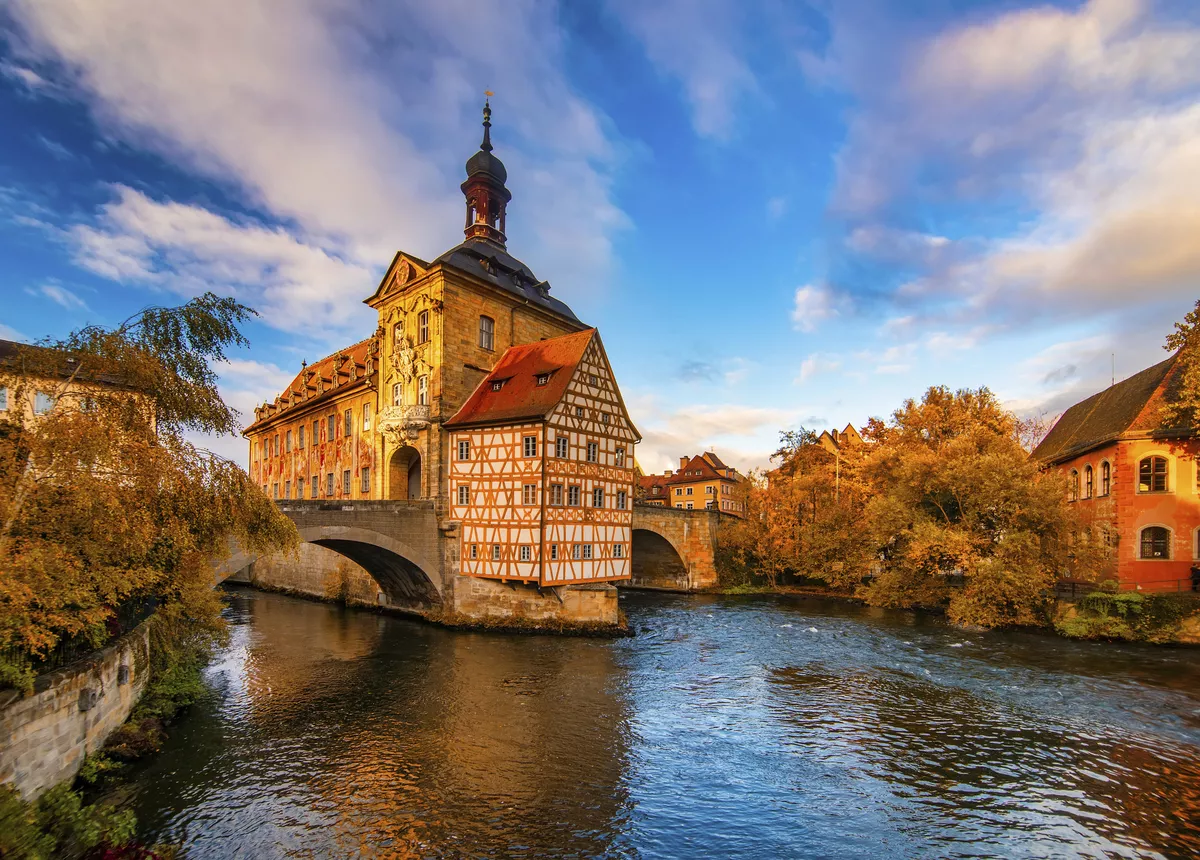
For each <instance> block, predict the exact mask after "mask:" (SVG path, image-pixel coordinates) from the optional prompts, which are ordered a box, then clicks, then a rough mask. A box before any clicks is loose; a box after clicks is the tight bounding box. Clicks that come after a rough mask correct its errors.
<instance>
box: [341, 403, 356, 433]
mask: <svg viewBox="0 0 1200 860" xmlns="http://www.w3.org/2000/svg"><path fill="white" fill-rule="evenodd" d="M353 432H354V410H353V409H347V410H346V414H345V416H344V417H343V419H342V435H343V436H349V435H350V434H351V433H353Z"/></svg>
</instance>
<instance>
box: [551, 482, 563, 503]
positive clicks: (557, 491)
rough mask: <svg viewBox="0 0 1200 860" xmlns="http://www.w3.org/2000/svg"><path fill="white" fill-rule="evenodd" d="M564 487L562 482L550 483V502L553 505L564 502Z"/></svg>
mask: <svg viewBox="0 0 1200 860" xmlns="http://www.w3.org/2000/svg"><path fill="white" fill-rule="evenodd" d="M562 488H563V485H562V484H551V485H550V504H552V505H561V504H562V496H563V493H562Z"/></svg>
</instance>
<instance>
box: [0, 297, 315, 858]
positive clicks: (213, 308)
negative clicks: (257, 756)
mask: <svg viewBox="0 0 1200 860" xmlns="http://www.w3.org/2000/svg"><path fill="white" fill-rule="evenodd" d="M253 315H254V312H253V311H252V310H250V309H249V308H247V307H245V306H243V305H241V304H239V303H237V302H235V301H233V300H232V299H228V298H219V297H217V296H214V295H212V294H206V295H204V296H201V297H199V298H196V299H194V300H192V301H190V302H188V303H187V304H185V305H183V306H181V307H176V308H150V309H147V310H144V311H142V312H140V313H139V314H137V315H135V316H134V317H131V318H130V319H128V320H126V321H125V322H124V323H122V324H121V325H119V326H117V327H115V328H111V329H108V328H102V327H98V326H90V327H87V328H84V329H82V330H80V331H77V332H74V333H72V334H71V335H69V336H67V337H66V338H64V339H62V340H45V341H42V342H41V343H40V344H38V345H37V346H33V347H22V348H20V349H19V350H18V352H17V354H16V355H14V356H11V357H9V359H8V360H6V362H5V363H4V365H3V366H2V367H0V385H4V386H6V387H7V388H8V397H9V401H8V402H9V404H10V408H9V409H8V410H7V413H6V416H7V417H6V418H5V419H4V420H2V421H0V564H2V565H3V569H4V571H5V575H4V577H2V578H0V688H2V687H14V688H17V689H19V690H21V691H23V692H26V693H28V692H30V691H31V690H32V686H33V680H34V676H35V674H36V673H37V672H38V671H39V670H44V669H45V668H47V667H49V666H52V665H53V664H54V662H55V661H56V658H58V659H61V657H62V655H63V654H67V655H69V654H71V653H75V652H83V651H87V650H89V649H96V648H99V647H102V646H103V645H105V644H106V643H107V642H108V641H110V640H111V639H112V638H114V636H115V635H118V634H119V633H121V632H123V631H122V630H121V628H120V626H119V625H118V621H119V620H120V619H121V618H122V616H123V615H127V614H128V613H127V610H128V608H129V607H130V606H133V607H140V608H143V609H144V610H150V609H152V610H153V615H152V616H151V617H150V621H149V623H150V625H151V626H150V639H151V657H150V667H149V668H150V681H149V685H148V687H147V691H146V693H145V695H144V696H143V698H142V700H141V701H140V702H139V704H138V705H137V707H136V709H135V711H134V713H133V715H132V717H131V719H130V721H129V722H128V723H127V724H126V725H125V726H123V727H122V728H121V729H119V730H118V731H117V732H116V733H115V734H114V735H113V736H112V737H111V738H110V740H109V743H108V745H107V747H106V750H105V751H104V752H103V753H101V754H99V755H97V756H94V757H92V758H91V759H89V760H88V762H86V763H85V766H84V768H83V770H82V771H81V775H80V779H79V784H80V786H81V787H82V788H87V787H88V786H89V785H95V784H96V783H98V782H100V781H101V780H102V778H103V777H104V776H106V775H109V774H112V773H113V772H114V771H116V770H119V768H120V763H121V762H122V761H126V760H130V759H132V758H136V757H137V756H139V755H142V754H145V753H146V752H149V751H153V750H155V749H156V748H157V746H158V743H159V742H160V741H161V739H162V736H163V727H164V725H166V724H167V723H168V722H169V721H170V720H171V718H172V717H173V716H174V715H175V714H176V713H177V712H178V711H179V710H180V709H181V708H183V707H186V706H187V705H188V704H190V703H191V702H192V701H194V699H195V698H196V696H198V695H199V694H200V692H201V691H202V689H203V686H202V684H201V681H200V670H201V668H202V667H203V666H204V665H205V663H206V662H207V659H208V655H209V650H210V649H211V648H212V647H213V646H214V645H215V644H217V643H219V642H221V641H222V638H223V636H224V632H225V631H224V625H223V622H222V619H221V616H220V611H221V606H222V604H221V598H220V596H219V595H218V593H217V592H216V591H215V590H214V589H213V587H212V560H213V559H214V558H218V557H220V556H221V555H222V554H223V553H226V552H227V551H228V549H227V546H228V544H227V541H228V540H229V539H230V538H234V539H236V540H237V541H239V542H240V543H241V544H242V545H243V546H246V547H248V548H251V549H253V550H256V551H264V552H267V551H279V550H285V549H288V548H290V547H293V546H295V545H296V543H297V542H298V537H297V535H296V532H295V528H294V527H293V526H292V524H291V522H290V521H289V520H287V518H286V517H284V516H283V515H282V514H280V513H279V512H278V511H277V510H276V508H275V506H274V505H273V504H272V503H271V501H270V500H269V499H268V498H267V497H266V495H265V494H264V493H263V492H262V490H261V489H260V488H259V487H257V486H255V485H254V484H252V483H251V482H250V480H249V477H248V476H247V475H246V473H245V472H244V471H243V470H242V469H241V468H240V467H239V466H238V465H237V464H235V463H232V462H230V461H227V460H224V459H222V458H221V457H219V456H217V455H215V454H213V453H211V452H209V451H207V450H204V449H203V448H200V447H198V446H196V445H195V444H193V443H191V442H189V441H188V440H187V438H186V434H188V433H189V432H200V433H215V434H233V435H236V434H237V432H238V431H239V429H240V422H239V418H238V415H237V413H236V412H235V411H234V410H233V409H231V408H230V407H229V406H228V405H226V404H225V403H224V402H223V401H222V399H221V397H220V395H219V394H218V392H217V385H216V382H217V380H216V374H215V372H214V370H213V364H214V363H215V362H220V361H223V360H224V359H225V355H226V351H227V350H228V349H229V348H231V347H237V346H243V345H245V344H246V343H247V341H246V339H245V337H244V335H243V334H242V332H241V329H240V326H241V325H242V324H244V323H245V322H246V321H247V320H249V319H250V318H251V317H252V316H253ZM35 393H36V394H37V395H39V396H38V397H37V400H36V401H35ZM35 402H36V403H38V405H39V406H40V407H41V408H40V409H23V408H21V404H26V403H29V404H31V405H32V404H34V403H35ZM14 404H15V408H13V405H14ZM143 614H144V613H143ZM138 617H139V618H140V617H142V616H138ZM133 828H134V823H133V821H132V815H130V814H128V813H124V812H119V811H117V810H115V809H113V808H111V807H110V806H108V805H106V804H104V803H102V802H98V803H93V804H88V803H85V802H84V798H83V796H82V795H81V793H80V792H78V791H76V790H74V789H73V788H72V787H70V786H58V787H56V788H54V789H52V790H50V791H49V792H47V793H46V794H45V795H43V796H42V797H41V798H40V799H39V800H38V801H36V802H34V803H26V802H24V801H22V800H21V799H20V798H18V797H17V796H16V795H15V793H14V792H12V790H11V789H0V856H2V857H4V858H10V857H12V858H18V857H20V858H24V857H29V858H39V857H49V856H54V857H72V856H80V855H82V854H83V853H86V852H88V851H94V850H97V849H99V848H102V847H105V846H107V847H108V851H109V853H108V854H106V855H105V856H149V855H147V854H145V852H144V851H143V849H140V848H136V847H130V846H129V845H128V843H129V841H130V840H131V839H132V835H133V832H134V830H133ZM113 846H116V847H113ZM121 846H124V847H121Z"/></svg>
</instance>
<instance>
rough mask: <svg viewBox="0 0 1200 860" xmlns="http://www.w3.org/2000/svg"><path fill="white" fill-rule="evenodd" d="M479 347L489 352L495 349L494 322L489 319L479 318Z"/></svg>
mask: <svg viewBox="0 0 1200 860" xmlns="http://www.w3.org/2000/svg"><path fill="white" fill-rule="evenodd" d="M479 347H480V349H486V350H489V351H491V350H494V349H495V348H496V321H495V320H494V319H492V318H491V317H482V316H481V317H480V318H479Z"/></svg>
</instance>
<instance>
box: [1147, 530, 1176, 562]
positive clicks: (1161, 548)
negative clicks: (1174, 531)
mask: <svg viewBox="0 0 1200 860" xmlns="http://www.w3.org/2000/svg"><path fill="white" fill-rule="evenodd" d="M1141 545H1142V546H1141V550H1142V551H1141V555H1140V556H1139V558H1143V559H1156V558H1157V559H1169V558H1170V557H1171V530H1170V529H1165V528H1163V527H1162V526H1147V527H1146V528H1144V529H1142V540H1141Z"/></svg>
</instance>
